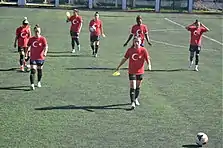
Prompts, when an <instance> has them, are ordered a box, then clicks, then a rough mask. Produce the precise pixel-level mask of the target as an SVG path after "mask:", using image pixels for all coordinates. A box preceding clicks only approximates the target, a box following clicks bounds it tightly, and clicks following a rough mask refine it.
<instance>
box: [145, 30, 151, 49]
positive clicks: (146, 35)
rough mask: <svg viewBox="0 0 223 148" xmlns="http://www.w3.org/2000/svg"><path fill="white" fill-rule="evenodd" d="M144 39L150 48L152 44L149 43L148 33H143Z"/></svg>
mask: <svg viewBox="0 0 223 148" xmlns="http://www.w3.org/2000/svg"><path fill="white" fill-rule="evenodd" d="M145 38H146V41H147V43H148V44H149V45H150V46H152V43H151V42H150V38H149V35H148V33H145Z"/></svg>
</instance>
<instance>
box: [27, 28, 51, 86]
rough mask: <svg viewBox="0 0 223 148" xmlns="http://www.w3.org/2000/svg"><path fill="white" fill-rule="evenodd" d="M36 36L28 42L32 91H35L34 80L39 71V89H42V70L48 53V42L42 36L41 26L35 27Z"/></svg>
mask: <svg viewBox="0 0 223 148" xmlns="http://www.w3.org/2000/svg"><path fill="white" fill-rule="evenodd" d="M34 33H35V36H33V37H31V38H30V39H29V42H28V47H29V51H30V68H31V70H30V83H31V90H35V86H34V79H35V74H36V71H37V77H38V83H37V87H41V78H42V75H43V74H42V69H43V64H44V61H45V57H46V55H47V51H48V45H47V40H46V38H45V37H44V36H41V35H40V34H41V29H40V26H39V25H36V26H35V27H34Z"/></svg>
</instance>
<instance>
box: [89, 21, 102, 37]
mask: <svg viewBox="0 0 223 148" xmlns="http://www.w3.org/2000/svg"><path fill="white" fill-rule="evenodd" d="M93 26H94V27H95V31H94V32H91V36H92V35H96V36H99V35H101V28H102V22H101V20H99V19H98V20H95V19H92V20H91V21H90V23H89V27H93Z"/></svg>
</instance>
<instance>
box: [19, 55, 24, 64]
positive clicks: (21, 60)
mask: <svg viewBox="0 0 223 148" xmlns="http://www.w3.org/2000/svg"><path fill="white" fill-rule="evenodd" d="M23 62H24V55H22V54H20V59H19V63H20V66H22V65H23Z"/></svg>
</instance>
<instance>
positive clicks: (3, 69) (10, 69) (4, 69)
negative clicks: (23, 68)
mask: <svg viewBox="0 0 223 148" xmlns="http://www.w3.org/2000/svg"><path fill="white" fill-rule="evenodd" d="M16 70H18V68H0V71H16Z"/></svg>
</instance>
